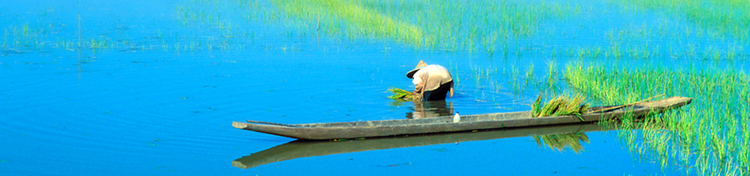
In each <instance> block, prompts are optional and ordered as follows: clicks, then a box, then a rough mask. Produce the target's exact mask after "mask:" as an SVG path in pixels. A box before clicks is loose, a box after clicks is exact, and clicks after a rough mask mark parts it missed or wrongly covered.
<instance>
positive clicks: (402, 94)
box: [388, 87, 419, 101]
mask: <svg viewBox="0 0 750 176" xmlns="http://www.w3.org/2000/svg"><path fill="white" fill-rule="evenodd" d="M388 91H391V93H393V95H391V96H389V97H388V98H390V99H393V100H397V101H415V100H418V98H419V97H416V96H414V95H413V94H412V92H409V91H407V90H404V89H399V88H395V87H391V88H390V89H388Z"/></svg>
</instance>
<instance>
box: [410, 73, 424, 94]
mask: <svg viewBox="0 0 750 176" xmlns="http://www.w3.org/2000/svg"><path fill="white" fill-rule="evenodd" d="M421 77H422V75H421V74H415V75H414V80H412V83H414V92H412V93H411V94H412V95H414V96H415V97H417V99H420V100H421V99H422V93H423V92H424V86H425V84H426V83H425V82H424V81H423V80H422V78H421Z"/></svg>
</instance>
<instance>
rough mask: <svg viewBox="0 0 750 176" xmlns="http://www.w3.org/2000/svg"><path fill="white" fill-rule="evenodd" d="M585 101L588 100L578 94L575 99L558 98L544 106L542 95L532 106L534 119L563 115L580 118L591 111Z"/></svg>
mask: <svg viewBox="0 0 750 176" xmlns="http://www.w3.org/2000/svg"><path fill="white" fill-rule="evenodd" d="M584 101H586V98H585V97H583V95H580V94H578V95H576V96H574V97H573V98H569V97H567V96H558V97H557V98H554V99H551V100H549V101H548V102H547V103H545V104H544V105H542V104H541V103H542V96H541V95H540V96H538V97H537V99H536V101H534V103H533V104H531V112H532V117H546V116H563V115H572V116H580V115H581V114H583V113H586V112H587V111H588V109H589V104H588V103H584ZM579 118H580V117H579Z"/></svg>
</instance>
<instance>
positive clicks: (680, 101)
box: [232, 97, 692, 140]
mask: <svg viewBox="0 0 750 176" xmlns="http://www.w3.org/2000/svg"><path fill="white" fill-rule="evenodd" d="M691 101H692V99H691V98H685V97H670V98H667V99H664V100H659V101H649V102H643V103H639V104H635V105H633V106H627V107H623V108H618V109H613V110H607V111H603V112H597V113H587V114H585V115H582V116H580V117H578V116H553V117H538V118H532V117H531V112H530V111H523V112H510V113H493V114H480V115H466V116H461V121H460V122H453V117H452V116H444V117H435V118H424V119H402V120H380V121H362V122H340V123H311V124H290V125H284V124H274V123H264V122H260V123H245V122H233V123H232V126H233V127H235V128H239V129H245V130H251V131H257V132H262V133H268V134H274V135H279V136H286V137H291V138H296V139H301V140H329V139H353V138H371V137H385V136H400V135H414V134H430V133H447V132H461V131H472V130H488V129H499V128H519V127H537V126H549V125H562V124H576V123H591V122H597V121H602V120H610V119H615V118H620V117H623V116H627V115H632V116H633V117H643V116H646V115H648V114H649V113H662V112H664V111H666V110H670V109H674V108H678V107H681V106H684V105H687V104H689V103H690V102H691ZM602 108H607V107H594V108H591V110H590V111H595V110H597V109H602Z"/></svg>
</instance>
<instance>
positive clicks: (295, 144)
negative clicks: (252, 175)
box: [232, 123, 611, 169]
mask: <svg viewBox="0 0 750 176" xmlns="http://www.w3.org/2000/svg"><path fill="white" fill-rule="evenodd" d="M606 130H611V128H607V127H602V126H599V125H598V124H596V123H583V124H568V125H555V126H541V127H530V128H509V129H498V130H486V131H479V132H463V133H446V134H427V135H418V136H409V137H382V138H375V139H367V140H349V141H344V142H341V141H339V142H334V141H301V140H296V141H292V142H289V143H286V144H282V145H279V146H276V147H272V148H269V149H266V150H263V151H259V152H256V153H253V154H250V155H248V156H243V157H241V158H238V159H236V160H234V161H232V166H234V167H238V168H242V169H247V168H253V167H256V166H259V165H264V164H269V163H274V162H281V161H286V160H293V159H297V158H305V157H316V156H325V155H334V154H343V153H355V152H363V151H373V150H384V149H392V148H406V147H416V146H428V145H438V144H449V143H459V142H471V141H482V140H492V139H501V138H513V137H524V136H541V135H555V134H579V133H584V132H594V131H606Z"/></svg>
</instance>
